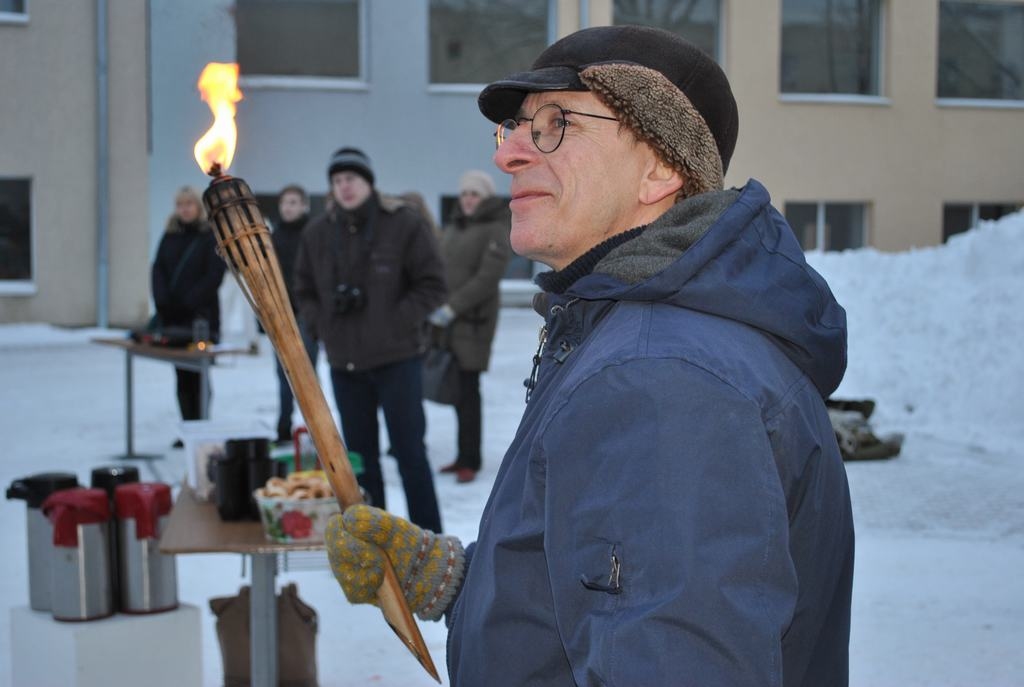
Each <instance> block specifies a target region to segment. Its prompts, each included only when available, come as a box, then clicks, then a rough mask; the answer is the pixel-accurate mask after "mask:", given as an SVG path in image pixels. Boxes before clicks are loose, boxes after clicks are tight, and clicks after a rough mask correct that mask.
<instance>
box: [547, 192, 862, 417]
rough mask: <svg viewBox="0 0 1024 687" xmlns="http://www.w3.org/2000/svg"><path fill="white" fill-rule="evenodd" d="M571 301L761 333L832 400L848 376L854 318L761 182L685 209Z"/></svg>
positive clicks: (575, 291)
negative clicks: (705, 319) (705, 316)
mask: <svg viewBox="0 0 1024 687" xmlns="http://www.w3.org/2000/svg"><path fill="white" fill-rule="evenodd" d="M566 296H569V297H578V298H583V299H587V300H590V299H609V300H618V301H639V302H660V303H667V304H671V305H677V306H679V307H684V308H688V309H691V310H697V311H700V312H705V313H709V314H711V315H716V316H718V317H724V318H728V319H731V320H736V321H738V322H742V323H744V324H747V325H749V326H751V327H755V328H757V329H759V330H761V331H762V332H764V333H765V334H767V335H768V336H769V337H770V338H771V340H772V341H773V342H775V343H776V344H777V345H778V346H779V347H780V348H781V349H782V350H783V351H784V352H785V354H786V356H787V357H788V358H789V359H790V360H792V361H793V363H795V364H796V365H797V366H798V367H799V368H800V369H801V370H803V372H804V373H805V374H807V375H808V377H810V379H811V380H812V381H813V382H814V384H815V386H816V387H817V388H818V390H819V392H820V393H821V395H822V396H823V397H828V396H829V395H830V394H831V393H832V392H833V391H835V389H836V388H837V387H838V386H839V382H840V381H841V380H842V378H843V373H844V372H845V371H846V311H845V310H843V308H842V306H840V305H839V303H838V302H837V301H836V299H835V297H834V296H833V295H832V292H831V290H830V289H829V287H828V284H826V283H825V280H824V279H823V278H822V277H821V275H819V274H818V273H817V272H815V271H814V269H812V268H811V267H810V266H809V265H808V264H807V261H806V260H805V259H804V253H803V249H802V248H801V247H800V244H799V243H798V242H797V240H796V237H795V236H794V235H793V232H792V230H791V229H790V228H789V225H788V224H787V223H786V221H785V219H783V217H782V216H781V215H780V214H779V212H778V211H777V210H775V209H774V208H773V207H772V206H771V199H770V197H769V195H768V192H767V190H766V189H765V188H764V187H763V186H762V185H761V184H760V183H758V182H757V181H754V180H750V181H749V182H748V183H747V185H746V186H744V187H743V188H742V189H740V190H726V191H718V192H713V193H705V194H701V195H699V196H695V197H693V198H689V199H686V200H684V201H681V202H679V203H677V204H676V205H674V206H673V207H672V209H670V210H669V211H668V212H666V213H665V214H664V215H663V216H662V217H660V218H659V219H658V220H656V221H655V222H653V223H652V224H651V225H650V226H648V227H647V229H646V230H645V231H644V232H643V233H642V234H641V235H640V236H638V237H637V238H636V239H633V240H632V241H628V242H626V243H624V244H622V245H621V246H618V247H616V248H615V249H613V250H612V251H611V252H610V253H608V255H606V256H605V257H604V258H603V259H602V260H601V261H600V262H599V263H598V264H597V266H596V267H595V268H594V271H593V273H591V274H589V275H587V276H585V277H583V278H581V279H579V280H578V281H577V282H576V283H575V284H573V286H572V287H570V289H569V290H568V291H567V292H566Z"/></svg>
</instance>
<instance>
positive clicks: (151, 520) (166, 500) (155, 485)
mask: <svg viewBox="0 0 1024 687" xmlns="http://www.w3.org/2000/svg"><path fill="white" fill-rule="evenodd" d="M114 504H115V506H116V508H117V517H118V519H119V520H134V521H135V538H136V539H156V537H157V525H158V524H159V521H160V518H162V517H163V516H165V515H167V514H168V513H170V512H171V487H170V486H169V485H167V484H163V483H162V482H134V483H132V484H119V485H118V486H117V488H116V489H115V490H114Z"/></svg>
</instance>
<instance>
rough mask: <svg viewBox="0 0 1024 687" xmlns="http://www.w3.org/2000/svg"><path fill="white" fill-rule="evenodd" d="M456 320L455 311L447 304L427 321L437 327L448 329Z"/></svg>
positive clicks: (433, 313) (431, 314)
mask: <svg viewBox="0 0 1024 687" xmlns="http://www.w3.org/2000/svg"><path fill="white" fill-rule="evenodd" d="M454 319H455V311H454V310H452V306H450V305H448V304H447V303H445V304H444V305H442V306H441V307H440V308H438V309H437V310H435V311H434V312H432V313H430V316H429V317H428V318H427V321H428V322H430V324H432V325H434V326H435V327H442V328H443V327H447V326H448V325H450V324H451V323H452V320H454Z"/></svg>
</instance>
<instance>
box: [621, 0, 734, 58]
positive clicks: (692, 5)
mask: <svg viewBox="0 0 1024 687" xmlns="http://www.w3.org/2000/svg"><path fill="white" fill-rule="evenodd" d="M721 5H722V3H721V0H690V1H689V2H679V1H678V0H615V4H614V6H613V8H612V23H614V24H640V25H641V26H654V27H657V28H659V29H665V30H666V31H671V32H672V33H675V34H678V35H680V36H682V37H683V38H685V39H686V40H688V41H690V42H691V43H693V44H694V45H696V46H697V47H698V48H700V49H701V50H703V51H704V52H706V53H707V54H708V55H710V56H711V57H713V58H714V59H716V60H718V61H719V62H721V57H722V56H721V48H720V46H719V40H718V38H719V36H720V35H721V34H720V31H719V23H720V21H721V16H722V13H721Z"/></svg>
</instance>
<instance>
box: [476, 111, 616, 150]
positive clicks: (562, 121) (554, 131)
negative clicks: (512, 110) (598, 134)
mask: <svg viewBox="0 0 1024 687" xmlns="http://www.w3.org/2000/svg"><path fill="white" fill-rule="evenodd" d="M567 115H579V116H581V117H593V118H594V119H607V120H608V121H611V122H617V121H619V120H618V119H616V118H615V117H606V116H604V115H596V114H587V113H586V112H576V111H575V110H566V109H565V108H563V107H561V106H560V105H557V104H556V103H548V104H547V105H541V106H540V107H539V108H538V109H537V111H536V112H534V113H533V116H532V117H517V118H516V119H506V120H505V121H503V122H502V123H501V124H499V125H498V130H497V131H496V132H494V143H495V145H496V147H498V148H500V147H501V144H502V143H504V142H505V141H507V140H508V137H509V136H511V135H512V132H513V131H515V130H516V129H518V128H519V127H520V126H522V124H523V123H524V122H529V123H530V137H531V138H532V139H533V144H534V145H535V146H537V150H539V151H540V152H542V153H553V152H555V150H556V149H557V148H558V146H560V145H561V144H562V139H563V138H565V130H566V128H567V127H568V126H569V125H570V124H572V122H571V121H569V120H568V119H566V116H567Z"/></svg>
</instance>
